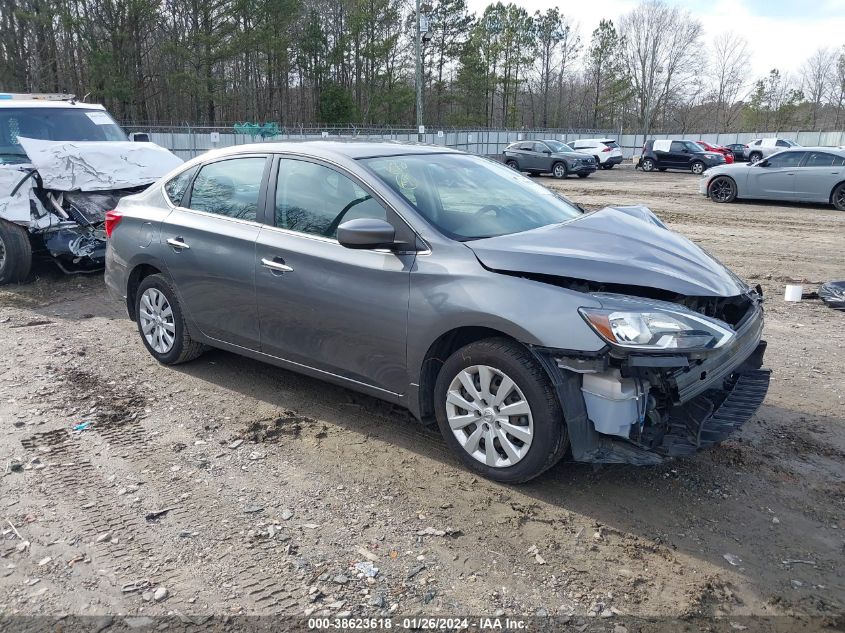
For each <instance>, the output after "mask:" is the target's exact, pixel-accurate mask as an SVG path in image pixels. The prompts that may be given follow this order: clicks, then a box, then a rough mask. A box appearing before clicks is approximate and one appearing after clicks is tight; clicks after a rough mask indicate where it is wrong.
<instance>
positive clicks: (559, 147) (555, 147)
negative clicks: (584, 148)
mask: <svg viewBox="0 0 845 633" xmlns="http://www.w3.org/2000/svg"><path fill="white" fill-rule="evenodd" d="M543 142H544V143H545V144H546V145H548V146H549V149H550V150H552V151H553V152H556V153H557V152H574V151H575V150H574V149H572V148H571V147H569V145H567V144H566V143H561V142H560V141H543Z"/></svg>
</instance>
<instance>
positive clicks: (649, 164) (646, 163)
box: [640, 158, 657, 171]
mask: <svg viewBox="0 0 845 633" xmlns="http://www.w3.org/2000/svg"><path fill="white" fill-rule="evenodd" d="M640 166H641V167H642V168H643V171H654V168H655V167H656V166H657V165H656V164H655V162H654V160H653V159H651V158H643V159H642V160H641V161H640Z"/></svg>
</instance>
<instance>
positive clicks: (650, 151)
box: [637, 140, 725, 176]
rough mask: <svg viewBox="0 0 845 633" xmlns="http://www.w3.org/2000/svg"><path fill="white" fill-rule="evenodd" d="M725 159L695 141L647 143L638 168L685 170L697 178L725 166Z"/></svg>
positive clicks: (644, 169) (648, 169)
mask: <svg viewBox="0 0 845 633" xmlns="http://www.w3.org/2000/svg"><path fill="white" fill-rule="evenodd" d="M724 164H725V157H724V156H722V154H719V153H718V152H708V151H706V150H705V149H704V148H703V147H702V146H701V145H699V144H698V143H696V142H694V141H687V140H682V141H670V140H657V141H646V143H645V145H643V153H642V156H640V160H639V161H638V162H637V167H641V168H642V170H643V171H654V170H655V169H657V170H660V171H666V170H667V169H683V170H684V171H691V172H692V173H694V174H695V175H696V176H698V175H701V174H703V173H704V171H705V170H706V169H709V168H710V167H716V166H717V165H724Z"/></svg>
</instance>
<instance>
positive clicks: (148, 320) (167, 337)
mask: <svg viewBox="0 0 845 633" xmlns="http://www.w3.org/2000/svg"><path fill="white" fill-rule="evenodd" d="M138 318H139V319H140V321H141V331H142V332H143V334H144V338H145V339H146V340H147V343H148V344H149V346H150V347H151V348H153V350H155V351H156V352H158V353H159V354H166V353H167V352H169V351H170V350H171V348H172V347H173V342H174V341H175V340H176V323H175V321H174V319H173V309H172V308H171V307H170V303H169V302H168V301H167V297H165V296H164V293H162V292H161V291H160V290H157V289H156V288H147V289H146V290H145V291H144V294H142V295H141V309H140V310H139V314H138Z"/></svg>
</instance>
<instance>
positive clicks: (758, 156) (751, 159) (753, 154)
mask: <svg viewBox="0 0 845 633" xmlns="http://www.w3.org/2000/svg"><path fill="white" fill-rule="evenodd" d="M761 158H763V155H762V154H761V153H760V152H751V154H749V155H748V162H749V163H756V162H758V161H759V160H760V159H761Z"/></svg>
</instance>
